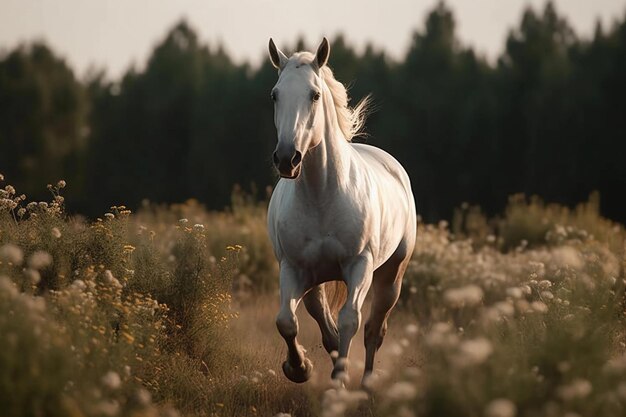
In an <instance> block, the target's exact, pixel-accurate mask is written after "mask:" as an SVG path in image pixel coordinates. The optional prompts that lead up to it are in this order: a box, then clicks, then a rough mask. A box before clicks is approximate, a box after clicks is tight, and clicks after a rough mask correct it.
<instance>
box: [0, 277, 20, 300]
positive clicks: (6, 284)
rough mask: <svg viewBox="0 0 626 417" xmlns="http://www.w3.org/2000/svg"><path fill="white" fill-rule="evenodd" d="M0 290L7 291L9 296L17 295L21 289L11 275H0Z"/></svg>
mask: <svg viewBox="0 0 626 417" xmlns="http://www.w3.org/2000/svg"><path fill="white" fill-rule="evenodd" d="M0 292H4V293H7V294H8V295H9V297H15V296H17V295H18V294H19V291H18V290H17V288H16V287H15V284H14V283H13V281H11V279H10V278H9V277H5V276H0Z"/></svg>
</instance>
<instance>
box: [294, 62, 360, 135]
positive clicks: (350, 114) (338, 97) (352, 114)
mask: <svg viewBox="0 0 626 417" xmlns="http://www.w3.org/2000/svg"><path fill="white" fill-rule="evenodd" d="M293 58H295V59H296V61H297V62H298V64H308V65H310V64H311V63H312V62H313V60H314V59H315V55H313V54H312V53H310V52H296V53H295V54H294V55H293ZM319 73H320V77H322V80H324V82H325V83H326V86H327V87H328V89H329V90H330V94H331V96H332V97H333V103H334V104H335V111H336V113H337V123H338V124H339V129H341V133H343V136H344V137H345V138H346V140H347V141H351V140H352V139H353V138H354V137H357V136H359V135H363V132H362V129H363V127H364V126H365V119H366V118H367V115H368V113H369V104H370V95H367V96H366V97H365V98H363V99H362V100H361V101H359V102H358V104H357V105H356V106H355V107H350V106H349V105H348V102H349V101H350V98H349V97H348V90H347V89H346V87H345V86H344V85H343V84H342V83H341V82H339V81H337V79H336V78H335V75H334V74H333V71H332V70H331V69H330V67H329V66H328V65H324V66H323V67H322V68H321V69H319Z"/></svg>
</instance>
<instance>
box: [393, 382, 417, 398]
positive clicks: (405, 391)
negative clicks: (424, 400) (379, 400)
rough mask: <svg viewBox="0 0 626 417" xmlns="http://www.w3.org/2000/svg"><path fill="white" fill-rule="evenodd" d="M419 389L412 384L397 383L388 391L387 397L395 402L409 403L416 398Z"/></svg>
mask: <svg viewBox="0 0 626 417" xmlns="http://www.w3.org/2000/svg"><path fill="white" fill-rule="evenodd" d="M416 395H417V388H415V385H413V384H412V383H410V382H406V381H401V382H396V383H395V384H393V385H392V386H391V388H389V389H388V390H387V393H386V396H387V398H388V399H390V400H393V401H408V400H412V399H413V398H415V396H416Z"/></svg>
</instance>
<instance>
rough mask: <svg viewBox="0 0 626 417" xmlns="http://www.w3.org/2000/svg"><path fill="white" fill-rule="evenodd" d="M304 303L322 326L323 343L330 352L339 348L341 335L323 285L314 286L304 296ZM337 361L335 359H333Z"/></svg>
mask: <svg viewBox="0 0 626 417" xmlns="http://www.w3.org/2000/svg"><path fill="white" fill-rule="evenodd" d="M304 305H305V307H306V309H307V311H308V312H309V314H310V315H311V317H313V319H315V321H316V322H317V324H318V325H319V326H320V331H321V332H322V343H323V344H324V348H325V349H326V351H327V352H328V353H331V352H333V351H337V350H338V349H339V335H338V331H337V325H336V324H335V320H334V319H333V316H332V314H331V312H330V308H329V306H328V300H327V299H326V292H325V291H324V289H323V288H322V286H321V285H318V286H316V287H313V289H311V291H309V292H308V293H307V294H306V295H305V296H304ZM333 362H335V359H333Z"/></svg>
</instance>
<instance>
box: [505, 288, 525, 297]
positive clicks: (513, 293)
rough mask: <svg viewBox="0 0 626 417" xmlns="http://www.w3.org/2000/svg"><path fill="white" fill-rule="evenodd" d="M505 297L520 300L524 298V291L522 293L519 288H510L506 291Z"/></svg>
mask: <svg viewBox="0 0 626 417" xmlns="http://www.w3.org/2000/svg"><path fill="white" fill-rule="evenodd" d="M506 295H508V296H509V297H511V298H522V297H523V296H524V291H522V289H521V288H519V287H510V288H507V289H506Z"/></svg>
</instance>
